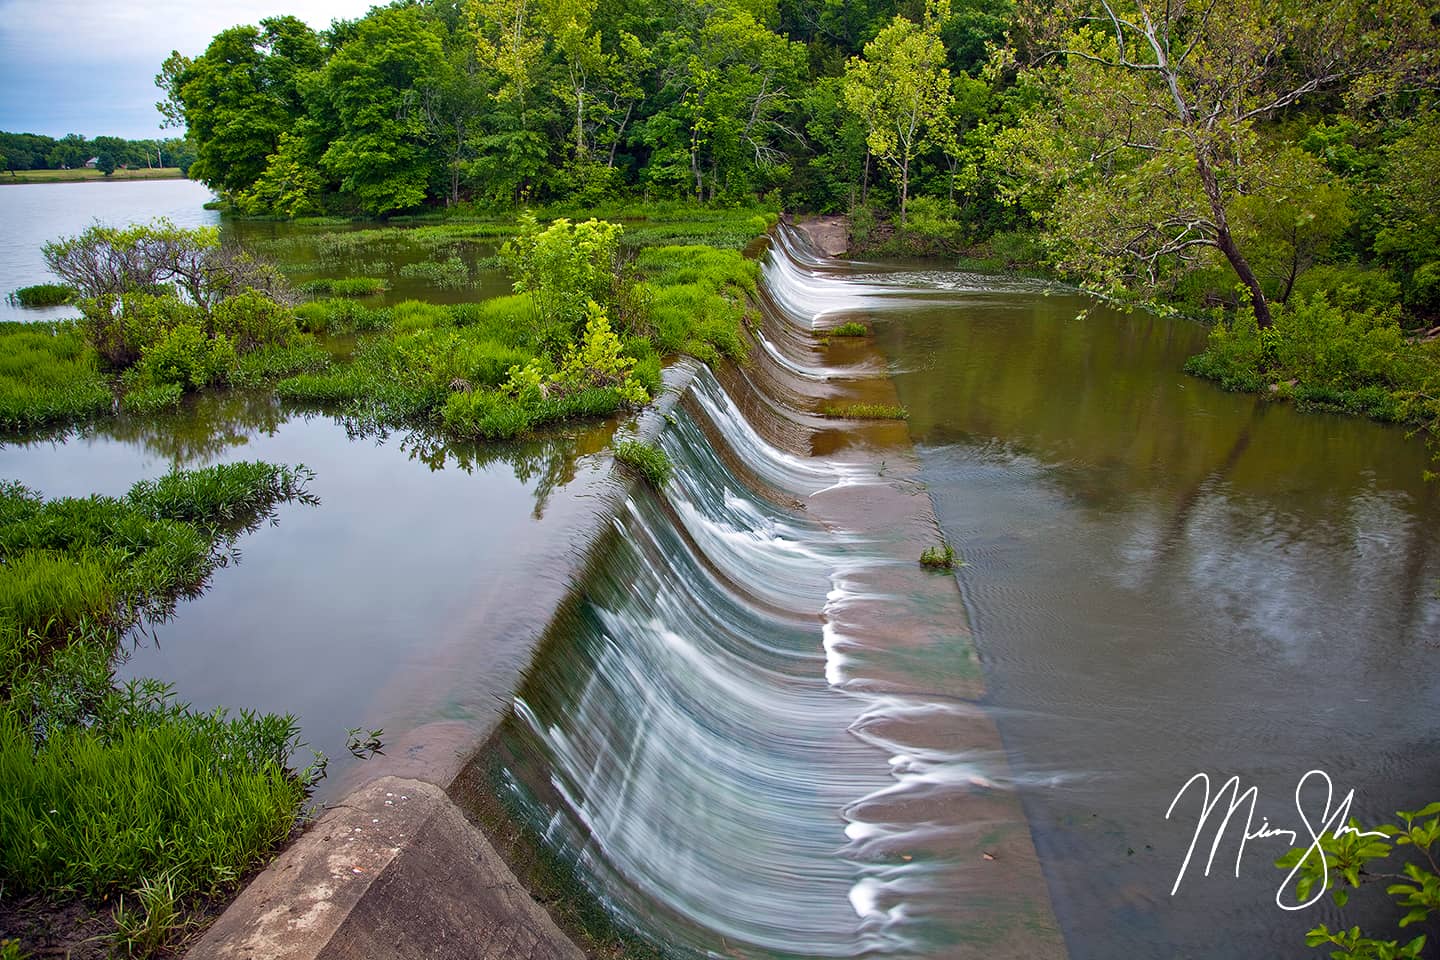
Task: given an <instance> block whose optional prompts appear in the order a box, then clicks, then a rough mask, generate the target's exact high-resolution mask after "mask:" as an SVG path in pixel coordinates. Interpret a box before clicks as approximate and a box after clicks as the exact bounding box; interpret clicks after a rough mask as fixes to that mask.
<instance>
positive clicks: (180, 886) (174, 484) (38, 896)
mask: <svg viewBox="0 0 1440 960" xmlns="http://www.w3.org/2000/svg"><path fill="white" fill-rule="evenodd" d="M309 478H310V474H309V473H308V472H307V471H305V470H304V468H298V469H290V468H287V467H277V466H272V465H269V464H263V463H235V464H227V465H224V466H218V467H211V468H209V469H205V470H197V471H190V472H185V473H176V474H171V475H169V476H166V477H163V478H160V479H158V480H155V481H145V482H141V483H138V484H136V485H135V486H134V487H133V488H132V489H131V490H130V492H129V493H128V494H127V495H126V496H124V497H120V498H108V497H89V498H84V499H72V498H66V499H60V500H45V499H44V498H43V497H41V496H39V495H38V494H36V493H34V492H32V491H30V490H27V489H25V488H24V487H22V486H20V485H18V484H15V483H8V484H4V485H3V486H0V790H3V791H4V793H5V796H6V797H7V801H6V803H5V804H4V805H3V806H0V881H3V884H4V889H5V893H6V897H7V901H8V902H7V904H6V908H5V909H4V910H3V911H0V938H11V939H18V940H19V942H20V944H21V946H22V947H23V948H25V949H33V950H37V951H46V950H52V949H61V950H63V949H67V948H68V947H70V946H74V943H73V936H74V934H73V931H72V930H66V929H61V925H59V924H57V923H55V922H54V920H55V918H56V917H58V916H61V915H67V916H70V915H75V913H76V911H77V909H78V910H79V911H80V912H81V913H88V915H89V916H90V917H91V922H90V923H88V924H87V925H86V926H85V930H86V931H88V932H87V934H86V935H87V936H88V935H90V933H91V932H94V931H97V930H98V931H99V932H100V934H101V935H102V937H103V938H104V939H105V940H106V941H108V943H109V945H110V946H111V948H112V949H113V950H114V952H116V953H118V954H121V955H140V956H148V955H150V952H151V950H153V949H158V948H160V947H162V946H163V945H164V944H166V943H168V942H170V941H172V940H173V939H174V938H176V937H178V936H180V935H181V934H183V932H184V931H185V930H186V929H187V928H188V927H189V925H190V922H191V917H192V915H193V914H194V913H195V912H196V911H198V910H202V909H204V905H205V903H206V902H207V901H208V900H210V899H212V898H215V897H222V896H224V895H226V893H227V892H229V891H231V890H233V888H234V887H235V885H236V884H237V883H238V881H239V880H240V878H241V877H242V875H243V874H244V873H245V872H246V871H247V870H249V869H251V868H252V867H253V866H255V865H256V864H258V863H260V862H261V861H262V860H263V858H264V857H265V856H267V855H268V854H269V852H270V851H272V850H273V849H274V848H275V847H276V846H277V844H279V843H281V842H282V841H283V840H284V839H285V838H286V837H287V836H289V834H290V832H291V830H292V828H293V827H294V825H295V821H296V817H297V816H298V815H299V813H300V805H301V803H302V801H303V799H304V796H305V793H306V789H307V785H306V782H305V781H304V779H303V778H302V777H300V776H297V775H296V774H295V773H294V772H293V771H291V770H290V769H289V767H288V764H289V758H290V755H291V753H292V751H293V750H294V749H295V748H296V746H297V745H298V739H297V733H298V728H297V726H296V723H295V721H294V719H293V718H292V717H288V716H286V717H281V716H273V715H257V714H250V713H242V714H241V715H240V716H238V717H233V718H232V717H229V716H227V715H226V714H225V713H224V712H223V711H215V712H198V711H194V710H192V709H190V708H189V707H188V706H187V705H185V704H181V703H177V702H176V701H175V699H174V697H173V695H172V693H171V691H170V689H169V687H168V686H167V685H165V684H161V683H159V682H156V681H149V680H137V681H130V682H128V683H126V684H124V685H117V683H116V682H115V678H114V673H113V665H114V662H115V657H116V655H117V652H118V649H119V647H120V645H121V644H122V642H123V641H124V640H125V638H126V637H127V636H128V635H129V633H130V631H131V630H133V629H134V628H136V627H137V626H139V625H140V624H142V623H145V622H155V621H158V620H162V619H164V618H166V617H167V616H168V615H169V614H170V613H171V612H172V611H173V609H174V605H175V604H176V603H177V602H178V601H179V600H181V599H182V598H184V597H187V596H191V595H194V594H195V593H197V592H198V591H199V590H201V589H202V588H203V586H204V584H205V583H206V581H207V579H208V578H209V577H210V576H211V574H212V573H213V572H214V571H215V569H216V568H217V566H218V565H219V564H220V562H221V558H222V557H223V556H224V555H225V554H226V552H227V551H228V549H229V547H230V545H231V544H232V543H233V541H234V539H235V537H237V536H238V535H239V534H240V533H241V532H243V531H245V530H248V529H250V528H252V527H254V526H256V525H258V524H259V523H261V522H263V521H264V520H265V519H267V518H269V517H270V516H271V515H272V514H273V511H274V509H275V508H276V507H277V506H278V505H279V504H281V503H284V502H290V501H297V500H298V501H309V500H310V497H309V496H308V494H307V493H306V491H305V488H306V484H307V482H308V480H309ZM17 901H18V904H19V905H18V906H17V905H16V904H17ZM67 937H68V938H70V939H67Z"/></svg>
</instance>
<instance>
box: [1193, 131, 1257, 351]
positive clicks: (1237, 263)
mask: <svg viewBox="0 0 1440 960" xmlns="http://www.w3.org/2000/svg"><path fill="white" fill-rule="evenodd" d="M1195 166H1196V170H1197V171H1198V172H1199V174H1200V183H1201V185H1202V186H1203V187H1204V188H1205V198H1206V199H1207V200H1208V201H1210V215H1211V216H1212V217H1214V219H1215V246H1216V247H1218V248H1219V249H1220V252H1221V253H1223V254H1225V259H1226V260H1228V261H1230V267H1231V269H1233V270H1234V271H1235V275H1236V276H1237V277H1239V278H1240V282H1241V283H1243V284H1245V286H1246V288H1247V289H1249V291H1250V303H1251V304H1252V305H1253V306H1254V307H1255V323H1256V324H1257V325H1259V327H1260V329H1261V330H1264V329H1265V328H1267V327H1269V326H1270V304H1269V302H1268V301H1267V300H1266V299H1265V289H1264V288H1263V287H1261V286H1260V279H1259V278H1258V277H1256V276H1255V271H1254V270H1253V269H1251V267H1250V261H1248V260H1246V259H1245V255H1244V254H1242V253H1241V252H1240V248H1239V247H1237V246H1236V245H1235V238H1234V236H1232V235H1231V233H1230V221H1229V219H1228V218H1227V217H1226V216H1225V204H1224V202H1223V201H1222V199H1221V197H1220V184H1219V182H1218V181H1217V180H1216V179H1215V171H1214V170H1213V169H1212V168H1211V167H1210V158H1209V157H1207V156H1206V155H1205V152H1204V150H1202V149H1197V150H1196V151H1195Z"/></svg>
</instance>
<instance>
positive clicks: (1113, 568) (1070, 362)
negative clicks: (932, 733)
mask: <svg viewBox="0 0 1440 960" xmlns="http://www.w3.org/2000/svg"><path fill="white" fill-rule="evenodd" d="M881 279H882V282H884V281H887V280H888V281H890V282H894V281H895V280H897V279H899V280H901V281H903V282H910V281H912V280H914V279H916V278H915V277H913V276H908V277H900V278H896V277H889V278H881ZM949 279H950V281H951V283H950V285H951V286H959V287H964V286H965V284H964V283H960V282H958V281H956V279H955V278H954V277H953V276H952V277H951V278H949ZM939 280H940V281H941V282H940V283H939V284H931V285H932V286H935V285H939V286H944V285H946V284H945V282H944V281H945V278H944V277H941V278H939ZM1087 307H1088V308H1089V311H1090V312H1089V315H1088V317H1087V318H1086V319H1083V320H1082V319H1076V315H1077V314H1078V313H1079V311H1080V310H1082V309H1084V308H1087ZM870 313H871V315H872V316H874V317H875V318H877V319H878V320H879V321H880V322H879V324H878V328H879V332H880V338H881V341H882V343H883V345H884V348H885V350H886V351H887V353H888V354H889V356H890V358H891V360H892V362H893V364H894V366H895V368H896V369H897V371H899V372H898V373H897V374H896V381H897V386H898V388H899V391H900V395H901V398H902V399H903V400H904V402H905V403H906V404H907V405H908V406H909V408H910V410H911V413H912V415H911V420H910V426H911V431H912V434H913V436H914V438H915V440H916V442H917V443H918V444H919V446H920V453H921V456H922V459H923V461H924V475H925V478H926V480H927V481H928V482H929V484H930V488H931V492H932V496H933V497H934V500H935V503H936V507H937V510H938V513H939V519H940V522H941V525H942V527H943V529H944V531H945V533H946V535H947V536H948V538H949V539H950V541H951V542H952V543H953V544H955V545H956V547H957V548H958V549H959V551H960V553H961V555H962V556H963V557H964V558H965V560H966V566H965V567H964V568H962V569H961V570H960V571H959V579H960V583H961V586H962V591H963V593H964V594H965V596H966V599H967V602H968V605H969V608H970V611H971V615H972V619H973V622H974V627H975V631H976V635H977V644H978V646H979V648H980V651H981V655H982V658H983V661H984V664H985V671H986V676H987V678H988V680H989V684H990V693H991V701H990V702H991V706H992V709H993V711H994V713H995V715H996V717H997V718H998V720H999V724H1000V729H1001V733H1002V734H1003V735H1004V737H1005V742H1006V746H1007V748H1008V750H1009V753H1010V756H1011V762H1012V763H1013V764H1014V765H1015V766H1016V768H1017V769H1018V770H1019V771H1020V772H1021V774H1022V775H1023V782H1024V783H1027V784H1032V785H1033V786H1030V787H1022V788H1021V795H1022V798H1023V799H1024V800H1025V803H1026V808H1027V811H1028V812H1029V814H1030V823H1031V829H1032V831H1033V833H1034V836H1035V839H1036V844H1037V847H1038V848H1039V852H1040V855H1041V858H1042V862H1043V863H1044V864H1045V867H1046V872H1047V877H1048V879H1049V883H1050V887H1051V893H1052V898H1053V901H1054V903H1055V907H1056V910H1057V913H1058V914H1059V918H1060V920H1061V922H1062V926H1063V927H1064V928H1065V930H1066V933H1067V939H1068V943H1069V946H1070V950H1071V954H1072V956H1075V957H1094V958H1109V957H1116V956H1136V957H1139V956H1145V957H1201V956H1204V957H1237V956H1245V957H1251V956H1253V957H1260V956H1304V955H1306V952H1307V951H1306V948H1305V947H1304V946H1303V944H1302V938H1303V931H1304V930H1306V929H1309V928H1310V927H1311V926H1313V925H1314V924H1315V923H1317V922H1319V921H1320V920H1322V919H1323V920H1326V921H1328V922H1330V923H1331V925H1332V926H1333V925H1334V923H1335V920H1336V917H1335V915H1334V911H1333V910H1331V909H1329V908H1321V907H1316V908H1314V909H1312V910H1308V911H1304V912H1302V913H1295V914H1287V913H1285V912H1282V911H1281V910H1279V909H1278V908H1277V907H1276V906H1275V904H1274V902H1273V899H1274V896H1275V890H1276V888H1277V887H1278V885H1279V881H1280V879H1281V876H1280V872H1279V871H1277V870H1275V869H1274V868H1273V867H1272V866H1271V864H1270V861H1271V860H1272V859H1273V858H1274V857H1275V856H1277V855H1279V854H1280V853H1281V852H1283V851H1284V849H1286V846H1287V845H1286V844H1285V843H1284V842H1283V841H1279V840H1273V839H1272V840H1257V841H1254V842H1252V843H1251V845H1250V846H1249V847H1248V848H1247V853H1246V856H1245V859H1244V861H1243V863H1242V865H1241V871H1240V872H1241V877H1240V879H1239V880H1237V879H1236V878H1235V877H1234V876H1233V875H1232V874H1233V865H1234V857H1235V853H1236V847H1235V844H1234V843H1233V842H1230V843H1226V844H1225V845H1223V846H1222V851H1221V853H1220V855H1219V856H1218V857H1217V861H1216V869H1215V870H1214V871H1213V875H1212V876H1211V877H1209V878H1206V877H1203V876H1201V875H1200V869H1199V866H1198V865H1197V866H1196V867H1194V868H1192V872H1191V873H1192V875H1189V876H1188V877H1187V879H1186V880H1185V882H1184V883H1183V884H1182V886H1181V888H1180V889H1179V891H1178V892H1177V893H1176V894H1175V895H1174V896H1173V897H1172V896H1171V895H1170V890H1171V886H1172V884H1173V883H1174V881H1175V877H1176V874H1177V872H1178V871H1179V868H1180V864H1181V862H1182V860H1183V858H1184V854H1185V850H1186V847H1187V846H1188V844H1189V842H1190V837H1191V831H1192V830H1193V828H1194V824H1195V818H1196V816H1197V813H1196V811H1197V808H1198V804H1199V799H1198V796H1197V794H1195V793H1193V792H1192V794H1191V795H1190V796H1189V798H1187V800H1186V801H1185V802H1184V803H1182V805H1181V806H1180V807H1178V808H1177V819H1176V820H1174V821H1170V822H1167V821H1166V820H1165V816H1164V815H1165V811H1166V809H1167V807H1168V806H1169V804H1170V802H1171V800H1172V798H1173V797H1174V795H1175V794H1176V793H1177V791H1179V789H1180V788H1181V786H1182V785H1183V784H1184V783H1185V781H1186V780H1187V779H1188V778H1189V777H1191V776H1192V775H1193V774H1195V773H1197V772H1201V771H1204V772H1208V773H1209V774H1210V775H1211V776H1212V777H1214V778H1215V782H1216V785H1217V788H1218V785H1219V783H1220V782H1221V781H1223V780H1224V779H1225V778H1227V777H1229V776H1231V775H1239V776H1240V778H1241V781H1242V784H1243V785H1244V786H1249V785H1252V784H1253V785H1257V786H1258V787H1259V788H1260V804H1259V808H1258V810H1259V814H1260V815H1264V816H1268V817H1269V818H1270V821H1271V823H1273V824H1275V825H1278V826H1284V827H1287V828H1297V829H1302V830H1303V824H1302V823H1301V822H1299V818H1298V815H1297V813H1296V810H1295V801H1294V799H1293V798H1294V793H1295V789H1296V783H1297V781H1298V780H1299V778H1300V777H1301V776H1302V775H1303V774H1305V773H1306V772H1307V771H1309V770H1312V769H1319V770H1324V771H1326V772H1327V773H1328V774H1329V775H1330V776H1331V777H1333V778H1334V782H1335V784H1336V786H1337V787H1338V789H1339V790H1340V791H1341V792H1342V793H1343V792H1344V791H1347V790H1349V789H1351V788H1354V789H1355V791H1356V813H1357V814H1358V815H1359V816H1361V817H1362V819H1365V820H1368V821H1369V822H1371V823H1374V822H1378V821H1379V819H1380V818H1382V817H1383V818H1386V819H1389V818H1390V814H1391V812H1392V811H1394V810H1396V809H1400V808H1404V809H1415V808H1418V807H1420V806H1423V805H1424V804H1426V803H1428V802H1429V801H1431V800H1433V799H1435V798H1437V797H1440V757H1437V755H1436V753H1435V750H1434V744H1435V743H1436V741H1437V739H1440V671H1437V670H1436V669H1435V668H1434V665H1435V662H1436V657H1437V655H1440V599H1437V592H1440V496H1437V493H1440V491H1437V489H1436V487H1435V485H1434V484H1429V485H1427V484H1425V483H1423V482H1422V480H1421V473H1422V470H1423V469H1424V467H1425V466H1426V457H1425V451H1424V448H1423V444H1420V443H1419V442H1417V441H1410V440H1406V439H1405V437H1404V435H1403V433H1402V432H1401V431H1399V430H1395V429H1388V428H1384V427H1380V426H1376V425H1374V424H1370V423H1367V422H1364V421H1360V420H1355V419H1348V418H1341V417H1335V416H1328V415H1316V414H1301V413H1298V412H1296V411H1295V410H1293V409H1292V408H1290V407H1286V406H1279V405H1269V404H1265V403H1261V402H1258V401H1257V400H1256V399H1254V398H1252V397H1248V396H1239V395H1232V394H1226V393H1223V392H1221V391H1219V390H1217V389H1215V388H1214V387H1212V386H1211V385H1210V384H1208V383H1206V382H1203V381H1199V380H1195V379H1192V378H1189V377H1186V376H1184V375H1183V374H1182V373H1180V372H1179V369H1180V366H1181V364H1182V363H1183V362H1184V359H1185V358H1186V357H1187V356H1188V355H1190V354H1191V353H1194V352H1197V351H1198V350H1199V349H1200V348H1201V347H1202V346H1203V342H1204V331H1203V330H1202V329H1200V328H1198V327H1196V326H1192V325H1190V324H1187V323H1184V322H1176V321H1167V320H1160V319H1156V318H1154V317H1151V316H1148V315H1146V314H1142V313H1137V314H1128V315H1127V314H1121V313H1117V312H1115V311H1112V310H1109V309H1106V308H1103V307H1097V306H1095V305H1094V304H1092V303H1089V302H1087V301H1085V300H1083V299H1081V298H1079V297H1076V296H1070V295H1063V294H1062V295H1050V296H1045V295H1039V294H1035V293H1019V292H1003V291H999V292H997V291H996V290H993V289H985V285H984V284H979V285H976V288H974V289H969V290H963V291H962V292H957V293H954V294H949V295H947V297H946V299H945V301H944V302H943V303H934V304H925V303H915V302H911V303H909V304H907V305H899V304H896V305H893V306H887V305H881V306H877V307H876V308H875V309H873V310H871V311H870ZM1312 786H1315V785H1314V784H1312ZM1323 803H1324V797H1323V791H1322V792H1317V791H1314V790H1312V791H1310V792H1307V793H1306V795H1305V804H1306V809H1307V810H1310V811H1315V810H1316V809H1317V807H1323ZM1182 814H1183V815H1182ZM1311 816H1312V817H1316V818H1317V819H1318V814H1315V813H1312V814H1311ZM1257 822H1258V816H1257ZM1208 844H1209V840H1208V839H1207V840H1206V848H1207V849H1208ZM1199 859H1201V855H1200V854H1198V853H1197V860H1199ZM1290 902H1293V900H1292V901H1290ZM1365 909H1366V907H1365V904H1363V903H1362V904H1361V905H1359V907H1358V909H1357V910H1352V911H1348V912H1347V913H1346V914H1345V917H1346V918H1351V919H1352V921H1354V922H1358V921H1359V920H1360V919H1363V918H1364V917H1366V916H1367V914H1366V913H1365V912H1364V911H1365ZM1384 914H1385V911H1383V910H1372V912H1371V913H1369V916H1370V917H1371V918H1372V919H1374V918H1375V917H1378V916H1384ZM1217 933H1218V935H1217ZM1407 939H1408V938H1407Z"/></svg>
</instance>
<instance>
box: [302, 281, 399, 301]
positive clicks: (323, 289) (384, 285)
mask: <svg viewBox="0 0 1440 960" xmlns="http://www.w3.org/2000/svg"><path fill="white" fill-rule="evenodd" d="M389 288H390V284H389V282H388V281H386V280H383V279H381V278H380V277H340V278H338V279H331V278H322V279H319V280H311V281H310V282H309V283H303V284H301V285H300V289H301V290H302V291H304V292H305V293H309V294H318V295H320V296H332V297H368V296H372V295H373V294H377V293H384V292H385V291H386V290H388V289H389Z"/></svg>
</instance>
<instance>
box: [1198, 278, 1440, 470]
mask: <svg viewBox="0 0 1440 960" xmlns="http://www.w3.org/2000/svg"><path fill="white" fill-rule="evenodd" d="M1354 292H1355V291H1351V292H1350V293H1347V290H1346V288H1344V287H1341V288H1339V289H1337V290H1334V291H1329V292H1325V293H1317V294H1315V295H1313V296H1310V297H1303V296H1301V297H1296V298H1295V299H1293V300H1291V301H1290V302H1289V303H1288V304H1283V305H1277V306H1276V308H1275V311H1274V323H1273V325H1272V326H1271V327H1269V328H1266V329H1264V330H1262V329H1260V327H1259V325H1258V324H1257V323H1256V320H1255V315H1254V313H1253V311H1251V310H1249V309H1248V308H1243V309H1241V310H1239V311H1238V312H1237V313H1236V314H1235V315H1234V316H1233V317H1230V318H1222V319H1220V320H1218V321H1217V322H1216V324H1215V326H1214V327H1213V328H1212V329H1211V332H1210V338H1209V342H1208V344H1207V346H1206V349H1205V352H1204V353H1201V354H1198V355H1196V356H1194V357H1191V358H1190V360H1189V361H1188V362H1187V363H1186V365H1185V369H1186V371H1187V372H1189V373H1192V374H1194V375H1196V376H1201V377H1206V378H1208V379H1211V380H1214V381H1216V382H1217V383H1219V384H1220V386H1222V387H1223V388H1225V389H1226V390H1240V391H1247V392H1252V393H1260V394H1261V395H1262V396H1265V397H1268V398H1271V399H1275V400H1291V401H1294V402H1295V404H1296V405H1297V406H1300V407H1301V408H1305V409H1314V410H1329V411H1335V412H1340V413H1350V414H1356V415H1359V416H1366V417H1370V418H1372V419H1374V420H1379V421H1381V422H1385V423H1402V424H1406V425H1408V426H1411V427H1413V428H1415V429H1417V430H1419V431H1422V432H1424V433H1425V434H1426V436H1427V439H1428V440H1429V442H1430V444H1431V446H1432V448H1435V449H1436V451H1437V454H1440V340H1437V339H1431V340H1419V339H1415V338H1412V337H1410V336H1408V335H1407V334H1406V332H1405V331H1404V330H1403V329H1402V328H1401V326H1400V313H1399V310H1398V309H1397V308H1396V307H1394V306H1390V307H1388V308H1386V307H1377V306H1374V305H1372V304H1369V303H1367V302H1365V301H1364V299H1363V298H1361V297H1358V296H1352V295H1351V293H1354Z"/></svg>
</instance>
